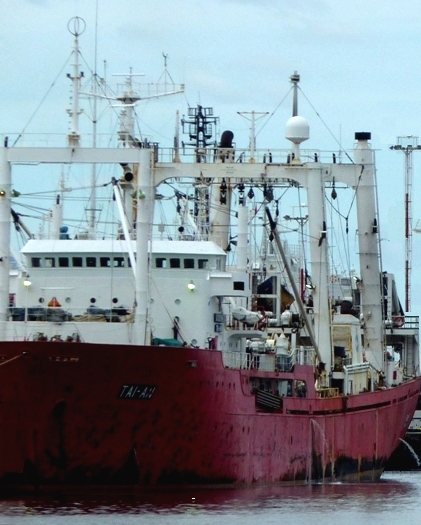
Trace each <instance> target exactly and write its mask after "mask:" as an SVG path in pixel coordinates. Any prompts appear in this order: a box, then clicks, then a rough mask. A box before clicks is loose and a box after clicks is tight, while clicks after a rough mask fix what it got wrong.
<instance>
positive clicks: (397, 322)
mask: <svg viewBox="0 0 421 525" xmlns="http://www.w3.org/2000/svg"><path fill="white" fill-rule="evenodd" d="M392 323H393V326H394V327H396V328H402V326H403V325H404V324H405V316H404V315H393V316H392Z"/></svg>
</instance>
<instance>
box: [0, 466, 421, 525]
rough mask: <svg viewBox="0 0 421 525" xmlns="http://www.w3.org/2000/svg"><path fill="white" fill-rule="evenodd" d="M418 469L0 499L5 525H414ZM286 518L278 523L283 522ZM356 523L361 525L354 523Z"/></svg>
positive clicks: (420, 497)
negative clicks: (336, 479)
mask: <svg viewBox="0 0 421 525" xmlns="http://www.w3.org/2000/svg"><path fill="white" fill-rule="evenodd" d="M420 502H421V472H419V471H418V472H414V473H397V472H389V473H387V474H386V475H385V476H384V477H383V478H382V481H381V482H380V483H368V484H344V483H333V484H326V485H310V486H300V487H260V488H251V489H209V490H197V489H194V490H193V489H191V490H185V491H184V490H183V491H182V490H180V491H172V492H162V493H159V494H158V493H155V492H149V493H146V494H140V495H138V496H135V497H117V496H96V497H94V496H90V497H83V498H82V497H78V496H77V497H76V496H63V497H60V498H55V497H49V498H45V497H44V498H36V497H27V498H24V499H13V500H10V499H7V500H0V525H6V524H7V525H11V524H13V525H15V524H18V523H19V524H21V523H26V522H29V520H30V521H31V524H33V525H38V524H42V525H46V524H47V523H51V524H53V523H54V524H63V525H65V524H67V523H70V520H72V524H73V525H75V524H78V525H96V524H99V523H101V524H103V525H104V524H107V523H110V524H111V523H124V524H132V523H142V524H154V525H155V524H160V523H171V524H173V523H174V524H179V523H186V524H187V523H193V521H194V523H195V524H196V525H205V524H208V523H209V524H217V523H224V524H228V525H248V524H249V523H250V524H252V523H253V524H254V525H255V524H256V520H258V522H259V523H262V524H265V525H266V524H268V525H269V524H272V523H273V524H275V523H276V524H280V523H281V522H282V523H288V524H293V525H301V524H306V525H311V524H313V523H314V524H316V523H317V524H318V525H319V524H320V523H321V522H322V523H323V524H324V525H333V524H335V525H338V523H339V525H348V524H349V525H351V523H352V525H363V524H365V523H372V522H373V519H377V518H378V519H379V520H381V523H382V525H387V524H389V523H390V524H392V523H393V525H396V523H399V524H400V525H406V524H408V525H409V524H411V525H414V524H415V523H417V522H418V521H417V516H419V507H420ZM280 519H281V521H280ZM356 522H357V524H356Z"/></svg>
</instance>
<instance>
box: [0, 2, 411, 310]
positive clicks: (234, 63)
mask: <svg viewBox="0 0 421 525" xmlns="http://www.w3.org/2000/svg"><path fill="white" fill-rule="evenodd" d="M97 6H98V17H97V22H98V23H97V26H96V23H95V20H96V16H95V13H96V7H97ZM76 15H78V16H80V17H82V18H83V19H84V20H85V21H86V25H87V27H86V31H85V32H84V34H83V35H82V36H81V37H80V46H81V52H82V55H83V58H84V59H85V60H86V62H87V64H89V66H90V67H93V64H94V57H95V54H94V49H95V45H94V44H95V34H96V31H95V29H96V28H97V70H98V73H99V74H100V75H101V76H102V75H103V74H104V60H106V64H107V68H106V75H107V80H109V81H113V80H112V76H111V75H112V74H113V73H119V74H121V73H126V72H128V71H129V68H130V67H132V68H133V71H134V72H135V73H145V75H146V76H145V82H156V80H157V79H158V77H159V75H160V73H161V72H162V70H163V58H162V53H163V52H164V53H166V54H168V56H169V59H168V66H169V70H170V72H171V75H172V77H173V78H174V80H175V81H176V82H183V83H185V85H186V92H185V95H182V96H178V99H177V102H174V101H172V102H171V105H172V106H171V107H174V108H175V107H176V106H177V107H178V109H180V111H181V113H185V112H186V109H187V105H188V104H189V105H191V106H194V105H196V104H197V103H199V102H200V103H201V104H203V105H205V106H213V108H214V112H215V114H216V115H218V116H220V118H221V130H222V129H232V130H233V131H234V134H235V139H236V141H237V144H239V143H241V146H242V147H245V146H247V144H246V141H247V128H248V124H247V122H246V121H245V120H244V119H242V118H241V117H240V116H238V115H237V112H238V111H252V110H255V111H262V112H263V111H264V112H269V113H272V112H273V111H274V110H275V109H276V108H277V107H278V105H279V103H280V102H281V100H282V99H283V98H284V97H285V95H286V94H287V93H288V90H289V88H290V84H289V76H290V75H291V73H292V72H293V71H294V70H297V71H298V72H299V73H300V75H301V84H300V86H301V89H302V92H303V93H304V95H305V97H306V98H307V99H308V100H309V101H310V103H311V105H310V104H309V103H308V102H307V101H306V99H305V98H304V97H301V99H300V102H299V113H300V114H302V115H303V116H305V117H306V118H307V119H308V120H309V122H310V133H311V137H310V140H309V141H308V143H307V144H306V147H309V148H315V149H325V150H328V149H329V150H337V142H336V141H335V139H334V138H333V137H332V135H334V136H335V137H336V140H340V141H341V142H342V144H343V146H344V147H345V148H346V149H351V148H352V145H353V137H354V132H355V131H371V133H372V145H373V147H374V148H375V149H376V150H377V153H376V156H377V167H378V179H379V185H380V203H381V205H380V213H381V219H383V221H382V237H383V238H384V239H387V240H385V241H384V242H383V258H384V267H385V269H387V270H389V271H393V272H395V273H396V274H399V273H400V274H401V276H400V277H399V280H398V284H399V286H400V295H401V298H402V299H403V280H402V275H403V265H404V259H405V254H404V247H405V243H404V228H403V226H404V224H403V220H404V218H403V199H404V163H403V155H402V154H400V153H396V152H392V151H390V150H389V146H390V145H391V144H394V143H396V138H397V137H398V136H401V135H417V136H418V135H421V129H420V127H421V121H420V118H419V117H420V111H419V104H420V89H421V71H420V66H419V55H420V46H419V44H420V41H421V10H420V9H418V6H417V4H416V3H414V2H413V1H412V2H409V1H407V0H401V1H400V2H396V1H392V0H370V1H367V0H365V1H362V0H353V1H352V2H345V1H340V0H294V1H291V0H224V1H222V0H221V1H219V0H159V1H158V0H156V1H153V0H119V1H118V2H114V1H111V0H107V1H106V0H98V1H97V0H83V1H82V0H79V1H77V0H13V1H6V0H0V20H1V22H0V24H1V31H0V45H1V54H0V67H1V75H0V93H1V96H2V104H1V109H0V124H1V125H0V129H1V133H3V132H4V133H9V134H10V133H13V132H20V131H21V130H23V129H26V131H27V132H36V131H38V130H40V129H41V130H42V131H45V132H47V131H48V132H52V131H59V132H61V133H66V132H67V129H68V121H69V118H68V116H67V115H66V113H65V110H66V109H67V108H68V107H69V94H70V85H69V81H68V80H67V79H66V73H69V72H70V71H71V68H70V65H69V64H70V62H68V58H69V55H70V52H71V48H72V45H73V42H72V36H71V35H70V34H69V33H68V31H67V22H68V20H69V19H70V18H71V17H73V16H76ZM66 61H67V65H66ZM62 68H63V71H62V72H61V70H62ZM60 72H61V73H60ZM55 79H57V80H55ZM53 82H54V87H53V89H51V93H50V95H49V96H48V97H47V98H46V102H45V103H44V104H43V105H42V107H41V109H40V110H39V111H38V112H37V114H36V115H35V117H34V119H33V120H32V121H31V122H30V123H29V125H28V121H29V119H30V117H31V115H33V113H34V111H35V109H36V108H37V107H38V105H39V104H40V102H41V100H42V99H43V97H45V95H46V93H47V92H48V91H49V90H50V87H51V86H52V84H53ZM169 104H170V103H169V102H167V101H165V102H162V103H160V106H159V107H160V108H161V107H163V108H164V109H168V108H169ZM157 107H158V106H157V105H155V103H154V104H149V105H148V108H149V109H148V108H142V107H139V110H138V111H139V115H140V116H141V119H142V122H144V125H145V126H146V122H147V121H148V125H149V126H150V130H148V132H149V131H150V132H151V133H152V131H153V132H154V133H155V140H158V141H159V142H161V143H163V144H165V143H166V144H167V145H170V144H171V140H172V133H173V126H174V121H173V117H172V113H171V114H169V113H168V114H167V116H166V117H165V119H164V121H161V122H158V118H157V119H156V122H150V118H151V115H153V111H157V110H156V108H157ZM313 108H314V109H313ZM159 111H161V110H159ZM171 111H172V110H171ZM142 112H144V113H142ZM316 112H317V114H316ZM290 114H291V100H290V98H288V99H287V100H286V101H285V102H284V103H283V104H282V105H281V106H280V107H279V109H278V110H277V111H276V113H275V115H274V117H273V118H272V119H271V121H270V125H269V123H268V125H267V126H265V128H264V130H263V131H262V132H261V133H260V134H259V135H258V138H257V146H258V147H262V148H263V147H266V146H269V147H271V148H274V147H283V148H284V147H288V145H287V143H286V141H285V139H284V125H285V122H286V120H287V118H289V116H290ZM157 115H159V117H160V118H161V113H158V112H157ZM318 115H319V116H320V117H321V119H322V120H321V119H320V118H319V116H318ZM417 157H420V158H417ZM413 164H414V186H413V218H414V219H413V225H414V226H415V224H416V222H417V221H418V219H421V209H419V206H417V203H418V202H419V200H420V192H421V184H419V182H418V181H419V178H420V174H421V153H418V152H416V153H414V155H413ZM420 260H421V234H416V233H414V237H413V281H412V286H413V288H412V290H413V293H412V295H413V301H412V302H413V311H414V313H415V314H419V313H421V272H420V267H421V262H420ZM418 290H420V291H418Z"/></svg>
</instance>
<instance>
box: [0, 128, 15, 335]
mask: <svg viewBox="0 0 421 525" xmlns="http://www.w3.org/2000/svg"><path fill="white" fill-rule="evenodd" d="M11 188H12V173H11V167H10V163H9V162H8V160H7V138H6V139H5V144H4V147H2V148H0V341H4V340H5V339H6V321H7V316H8V309H9V268H10V213H11V211H10V208H11Z"/></svg>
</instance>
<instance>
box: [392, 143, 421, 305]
mask: <svg viewBox="0 0 421 525" xmlns="http://www.w3.org/2000/svg"><path fill="white" fill-rule="evenodd" d="M404 141H405V144H404V143H403V142H404ZM390 149H394V150H399V151H403V153H404V155H405V312H410V311H411V272H412V179H413V175H412V152H413V151H419V150H420V149H421V146H419V145H418V137H414V136H413V135H407V136H405V137H398V140H397V144H395V145H394V146H390Z"/></svg>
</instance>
